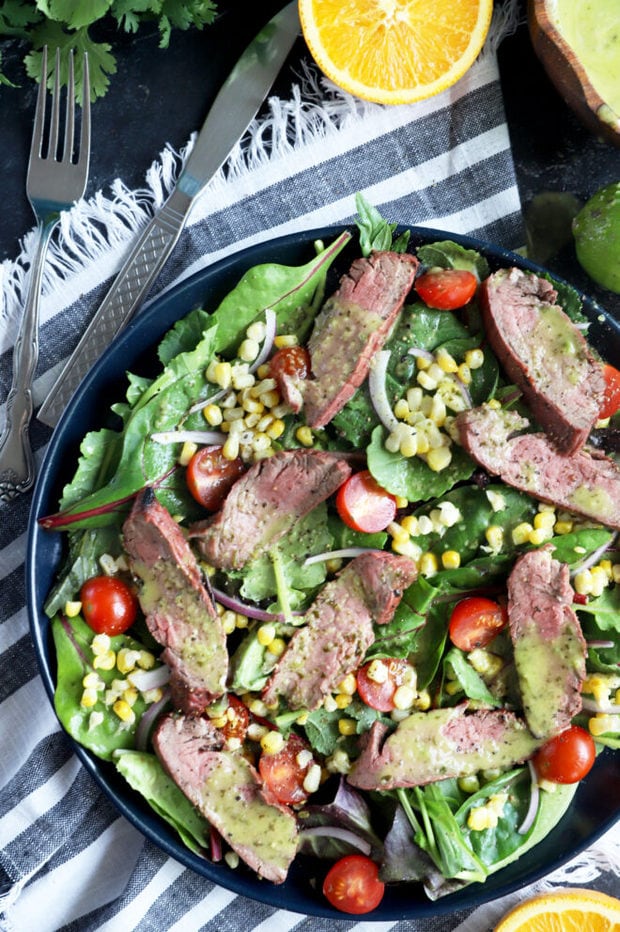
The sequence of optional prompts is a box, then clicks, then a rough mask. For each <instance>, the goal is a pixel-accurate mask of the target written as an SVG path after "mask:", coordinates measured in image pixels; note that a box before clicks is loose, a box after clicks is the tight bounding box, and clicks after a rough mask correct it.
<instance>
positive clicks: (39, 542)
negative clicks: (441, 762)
mask: <svg viewBox="0 0 620 932" xmlns="http://www.w3.org/2000/svg"><path fill="white" fill-rule="evenodd" d="M339 232H340V229H336V228H333V227H332V228H328V229H321V230H311V231H309V232H306V233H303V234H295V235H292V236H286V237H282V238H281V239H277V240H272V241H270V242H268V243H264V244H260V245H257V246H253V247H251V248H249V249H246V250H244V251H243V252H241V253H238V254H236V255H233V256H231V257H229V258H226V259H223V260H222V261H220V262H218V263H216V264H215V265H213V266H211V267H209V268H207V269H205V270H203V271H201V272H198V273H197V274H196V275H194V276H192V277H191V278H189V279H187V281H185V282H183V283H181V284H180V285H179V286H178V287H176V288H174V289H172V290H171V291H169V292H168V293H167V294H165V295H163V296H162V297H160V298H158V299H156V300H155V301H154V302H153V303H152V304H151V305H150V307H149V308H148V309H147V310H145V311H144V312H143V313H142V314H140V315H139V316H138V317H136V318H134V320H133V321H132V322H131V323H130V324H129V326H128V327H127V328H126V329H125V330H124V332H123V333H122V334H121V335H120V336H119V337H118V339H117V340H115V341H114V343H113V344H112V345H111V346H110V347H109V349H108V350H107V351H106V352H105V354H104V355H103V356H102V357H101V359H100V360H99V361H98V362H97V364H96V365H95V366H94V367H93V369H92V370H91V372H90V373H89V375H88V376H87V377H86V378H85V379H84V381H83V382H82V384H81V385H80V387H79V389H78V390H77V392H76V394H75V396H74V398H73V399H72V401H71V403H70V404H69V406H68V408H67V410H66V412H65V414H64V415H63V417H62V420H61V421H60V423H59V424H58V427H57V428H56V430H55V432H54V434H53V436H52V439H51V442H50V444H49V447H48V450H47V454H46V456H45V459H44V462H43V464H42V467H41V470H40V473H39V476H38V480H37V484H36V487H35V491H34V497H33V502H32V510H31V514H30V522H29V528H28V547H27V558H26V574H27V598H28V611H29V618H30V628H31V633H32V638H33V641H34V646H35V651H36V655H37V659H38V663H39V667H40V671H41V676H42V678H43V682H44V685H45V689H46V691H47V693H48V696H49V698H50V700H51V701H53V694H54V682H55V671H56V660H55V654H54V648H53V644H52V641H51V636H50V625H49V619H48V618H47V616H46V615H45V613H44V612H43V604H44V602H45V599H46V597H47V594H48V592H49V590H50V588H51V586H52V583H53V581H54V577H55V575H56V573H57V571H58V568H59V564H60V561H61V558H62V553H63V536H62V534H61V533H57V532H53V533H52V532H50V531H44V530H42V529H41V528H40V527H39V525H38V523H37V519H38V518H40V517H42V516H44V515H47V514H50V513H52V512H54V511H56V510H57V508H58V500H59V497H60V494H61V491H62V488H63V486H64V485H65V484H66V483H67V482H68V481H70V479H71V478H72V476H73V473H74V470H75V466H76V463H77V457H78V450H79V444H80V442H81V440H82V439H83V437H84V435H85V433H86V432H87V431H88V430H93V429H98V428H101V427H103V426H105V425H106V424H107V423H113V422H112V421H110V417H111V414H110V405H111V403H112V402H113V401H121V400H122V399H123V398H124V393H125V387H126V380H125V373H126V371H127V370H130V371H131V372H134V373H142V374H152V373H153V372H155V371H156V356H155V353H154V348H155V347H156V345H157V343H158V341H159V339H160V338H161V337H162V336H163V334H164V333H165V332H166V331H167V330H169V328H170V327H171V326H172V324H173V323H174V322H175V321H176V320H177V319H178V318H179V317H182V316H184V315H185V314H186V313H187V312H188V311H189V310H191V309H192V308H193V307H199V306H200V307H205V308H216V307H217V305H218V303H219V302H220V300H221V299H222V298H223V297H224V295H226V294H227V293H228V291H230V290H231V289H232V288H233V287H234V285H235V284H236V283H237V281H238V280H239V279H240V278H241V276H242V275H243V274H244V272H246V271H247V270H248V269H249V268H251V267H252V266H254V265H257V264H259V263H263V262H280V263H285V264H291V265H293V264H300V263H302V262H306V261H308V260H309V259H310V258H311V257H312V255H314V251H313V247H312V244H313V242H314V241H315V240H316V239H323V240H326V241H328V242H329V241H330V240H331V239H332V238H334V237H335V236H336V235H337V234H338V233H339ZM353 232H356V231H353ZM445 239H452V240H455V241H456V242H459V243H461V244H462V245H463V246H465V247H467V248H470V249H477V250H478V251H479V252H481V253H482V254H483V255H485V256H486V258H487V259H488V261H489V263H490V265H491V267H492V268H493V269H495V268H498V267H501V266H507V265H517V266H520V267H521V268H525V269H529V270H532V271H534V272H538V273H542V272H543V270H542V269H541V268H540V267H539V266H536V265H534V264H532V263H530V262H527V261H525V260H524V259H522V258H521V257H520V256H517V255H515V254H513V253H510V252H508V251H506V250H502V249H498V248H495V247H491V246H489V245H487V244H485V243H481V242H478V241H476V240H474V239H471V238H468V237H462V236H457V235H455V234H449V233H445V232H442V231H437V230H428V229H421V228H420V229H413V231H412V237H411V245H412V246H414V247H415V246H419V245H421V244H422V243H427V242H436V241H438V240H445ZM356 242H357V238H356V237H355V236H354V238H353V243H356ZM354 249H355V246H354V245H351V246H350V247H347V249H345V250H344V251H343V252H342V253H341V254H340V256H339V257H338V260H337V262H336V263H335V265H334V268H333V269H332V271H331V272H330V276H331V278H332V279H333V282H332V284H333V285H334V286H335V283H336V281H337V279H338V277H339V276H340V275H341V274H342V273H343V272H344V271H345V270H346V269H347V268H348V266H349V265H350V261H351V259H352V258H353V256H354V254H355V253H354ZM582 297H583V301H584V309H585V311H586V313H587V314H588V316H589V317H590V319H591V320H592V328H591V330H590V334H589V338H590V340H591V342H592V343H593V344H594V345H595V346H597V347H598V348H599V349H600V351H601V352H602V353H603V355H604V356H605V357H606V358H607V359H608V360H609V361H610V362H612V363H614V364H615V365H616V366H620V324H619V323H618V322H617V321H614V320H613V319H611V318H610V317H609V316H608V315H606V314H605V313H604V312H603V311H602V309H601V308H600V307H599V306H598V305H596V304H595V303H594V302H593V301H591V300H590V299H588V298H587V297H586V296H585V295H584V296H582ZM75 751H76V754H77V755H78V757H79V758H80V760H81V761H82V763H83V764H84V766H85V767H86V769H87V770H88V771H89V773H90V774H91V775H92V776H93V778H94V779H95V781H96V782H97V783H98V784H99V786H100V787H101V789H102V790H103V791H104V792H105V793H106V794H107V796H108V797H109V798H110V800H111V801H112V802H113V803H114V805H115V806H116V807H117V808H118V809H119V810H120V812H121V813H122V814H123V815H124V816H126V818H127V819H129V821H130V822H131V823H132V824H133V825H134V826H135V827H136V828H137V829H139V831H140V832H142V833H143V834H144V835H145V836H146V837H147V838H149V839H150V840H151V841H153V842H155V844H157V845H159V847H160V848H162V849H163V850H164V851H165V852H166V853H168V854H169V855H171V856H172V857H174V858H175V859H176V860H177V861H179V862H180V863H181V864H183V865H185V866H186V867H189V868H191V869H192V870H194V871H195V872H196V873H197V874H200V875H202V876H203V877H206V878H207V879H208V880H210V881H213V882H214V883H217V884H219V885H220V886H222V887H225V888H227V889H229V890H231V891H233V892H235V893H239V894H242V895H244V896H246V897H250V898H251V899H255V900H259V901H260V902H263V903H267V904H269V905H271V906H275V907H279V908H282V909H288V910H292V911H296V912H300V913H306V914H309V915H312V916H327V917H331V918H332V919H343V918H344V916H343V914H342V913H339V912H337V911H336V910H334V909H332V908H331V907H330V906H329V904H328V903H327V902H326V901H325V900H324V898H323V896H322V894H321V892H320V884H319V885H318V889H317V888H316V887H315V886H313V885H312V884H311V883H310V881H309V872H308V869H307V864H306V865H300V864H297V863H295V864H294V865H293V866H292V868H291V870H290V873H289V877H288V879H287V881H286V882H285V883H284V884H282V885H280V886H274V885H273V884H271V883H269V882H267V881H264V880H259V879H258V878H257V877H256V876H255V875H254V874H253V873H251V872H250V871H249V870H248V871H246V870H245V869H244V868H238V869H237V870H231V869H229V868H228V867H227V866H226V864H224V863H219V864H213V863H211V862H210V861H207V860H205V859H203V858H200V857H198V856H196V855H195V854H193V853H192V852H191V851H189V850H188V849H187V848H185V847H184V845H183V844H182V843H181V841H180V840H179V839H178V837H177V835H176V834H175V833H174V831H173V830H172V829H170V828H169V827H168V826H167V824H166V823H164V822H163V821H162V820H161V819H160V818H159V817H158V816H156V815H155V813H154V812H153V811H152V810H151V809H150V807H149V806H148V805H147V804H146V803H145V802H144V800H143V799H142V798H141V797H140V796H139V795H138V794H136V793H135V792H134V791H133V790H132V789H131V788H130V787H129V786H128V785H127V784H126V783H125V782H124V780H123V779H122V778H121V777H120V776H119V775H118V773H117V772H116V770H115V769H114V767H113V766H112V765H110V764H108V763H106V762H104V761H100V760H98V759H97V758H96V757H94V756H93V755H92V754H90V753H89V752H88V751H86V750H85V749H84V748H82V747H80V746H79V745H75ZM618 785H620V754H615V755H614V754H612V753H610V752H607V751H605V752H603V753H602V754H601V755H600V756H599V758H598V760H597V762H596V764H595V766H594V768H593V770H592V771H591V773H590V774H589V775H588V776H587V777H586V779H585V780H583V781H582V782H581V784H580V786H579V788H578V790H577V793H576V796H575V800H574V802H573V804H572V806H571V808H570V809H569V811H568V812H567V814H566V815H565V816H564V818H563V819H562V820H561V822H560V823H559V825H558V826H557V827H556V828H555V830H554V831H553V832H551V833H550V834H549V835H548V836H547V837H546V838H545V839H544V840H543V841H542V842H541V843H540V844H539V845H538V846H537V847H536V848H535V849H533V850H532V851H529V852H527V853H526V854H524V855H523V857H522V858H521V859H519V860H518V861H516V862H515V863H514V864H511V865H509V866H508V867H505V868H504V869H503V870H501V871H499V872H498V873H497V874H495V875H492V876H491V877H490V878H489V879H488V880H487V881H486V883H484V884H472V885H470V886H469V887H466V888H464V889H463V890H461V891H459V892H457V893H453V894H451V895H449V896H446V897H444V898H442V899H440V900H438V901H436V902H431V901H429V900H428V899H427V898H426V896H425V894H424V892H423V890H422V888H421V886H420V885H419V884H417V885H414V884H402V885H400V886H393V887H390V888H388V890H387V891H386V894H385V897H384V899H383V902H382V903H381V905H380V906H379V907H378V909H376V910H374V911H373V912H372V913H368V914H366V916H365V918H367V919H370V920H397V919H407V918H408V919H414V918H422V917H431V916H440V915H446V914H449V913H453V912H456V911H458V910H463V909H471V908H473V907H476V906H480V905H481V904H483V903H486V902H488V901H490V900H493V899H495V898H497V897H501V896H505V895H506V894H508V893H511V892H513V891H515V890H517V889H519V888H521V887H523V886H525V885H526V884H529V883H532V882H533V881H535V880H537V879H538V878H540V877H542V876H543V875H544V874H547V873H549V872H550V871H552V870H554V869H555V868H557V867H559V866H560V865H562V864H563V863H565V862H566V861H568V860H569V859H570V858H572V857H573V856H575V855H577V854H578V853H580V852H581V851H583V850H584V849H585V848H587V847H588V846H589V845H591V844H592V843H593V842H594V841H595V840H596V839H597V838H598V837H599V836H600V835H601V834H603V833H604V832H605V831H606V830H607V829H608V828H610V827H611V826H612V825H613V824H614V822H615V821H616V820H617V819H618V818H619V817H620V796H619V795H618V794H617V793H616V794H614V793H612V792H610V787H613V786H618Z"/></svg>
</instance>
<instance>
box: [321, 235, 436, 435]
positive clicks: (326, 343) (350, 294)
mask: <svg viewBox="0 0 620 932" xmlns="http://www.w3.org/2000/svg"><path fill="white" fill-rule="evenodd" d="M418 264H419V263H418V260H417V259H416V258H415V257H414V256H410V255H409V254H408V253H396V252H373V253H372V254H371V255H370V256H369V257H368V258H363V259H356V260H355V262H354V263H353V264H352V266H351V268H350V270H349V272H348V273H347V274H346V275H344V276H343V277H342V279H341V281H340V285H339V288H338V290H337V291H336V292H335V294H333V295H332V296H331V297H330V298H328V299H327V301H326V302H325V304H324V305H323V307H322V309H321V311H320V313H319V314H318V315H317V318H316V320H315V322H314V327H313V330H312V335H311V337H310V340H309V342H308V349H309V351H310V361H311V368H312V376H313V378H310V379H308V380H307V381H306V383H305V387H304V411H305V415H306V422H307V423H308V424H309V425H310V427H313V428H317V427H324V426H325V424H328V423H329V422H330V421H331V419H332V418H333V417H334V416H335V415H336V414H337V413H338V411H340V409H341V408H342V407H343V406H344V405H345V404H346V402H347V401H348V400H349V398H350V397H351V396H352V395H353V393H354V392H355V390H356V389H357V388H359V386H360V385H361V384H362V382H363V381H364V379H365V378H366V376H367V375H368V369H369V367H370V361H371V359H372V357H373V355H374V354H375V353H376V352H377V351H378V350H380V349H381V347H382V346H383V344H384V342H385V340H386V338H387V337H388V335H389V333H390V330H391V328H392V325H393V324H394V321H395V320H396V317H397V315H398V312H399V311H400V309H401V308H402V306H403V304H404V302H405V298H406V297H407V295H408V294H409V291H410V290H411V286H412V285H413V279H414V278H415V273H416V269H417V267H418Z"/></svg>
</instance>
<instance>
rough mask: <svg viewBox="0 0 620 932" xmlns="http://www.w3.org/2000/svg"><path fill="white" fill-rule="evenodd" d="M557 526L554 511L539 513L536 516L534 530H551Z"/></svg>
mask: <svg viewBox="0 0 620 932" xmlns="http://www.w3.org/2000/svg"><path fill="white" fill-rule="evenodd" d="M554 524H555V513H554V512H553V511H539V512H538V514H536V515H534V528H535V529H536V530H541V529H545V530H551V529H553V526H554Z"/></svg>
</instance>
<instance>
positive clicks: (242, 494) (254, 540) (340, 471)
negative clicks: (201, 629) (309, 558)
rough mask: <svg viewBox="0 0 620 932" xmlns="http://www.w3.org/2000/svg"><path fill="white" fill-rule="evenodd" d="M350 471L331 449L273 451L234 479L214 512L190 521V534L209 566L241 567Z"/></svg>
mask: <svg viewBox="0 0 620 932" xmlns="http://www.w3.org/2000/svg"><path fill="white" fill-rule="evenodd" d="M350 474H351V467H350V466H349V465H348V464H347V463H345V462H344V460H341V459H339V458H338V457H337V456H335V455H334V454H332V453H324V452H322V451H320V450H285V451H283V452H281V453H276V454H275V455H274V456H271V457H269V458H268V459H264V460H259V462H258V463H255V464H254V465H253V466H252V467H251V468H250V469H249V470H248V471H247V473H245V475H244V476H242V477H241V478H240V479H238V480H237V482H236V483H235V484H234V486H233V487H232V489H231V490H230V492H229V493H228V496H227V498H226V500H225V502H224V505H223V506H222V508H221V510H220V511H219V512H218V513H217V515H215V517H214V518H213V519H212V520H209V521H207V522H198V523H197V524H194V525H193V526H192V527H191V528H190V538H192V539H195V540H196V544H197V547H198V549H199V551H200V553H201V554H202V555H203V556H204V557H205V559H206V560H207V561H208V562H209V563H211V564H212V565H213V566H217V567H219V568H221V569H226V570H234V569H241V568H242V567H243V566H245V564H246V563H247V562H248V561H249V560H251V559H253V558H254V557H257V556H258V555H259V554H261V553H264V552H265V551H267V550H269V548H270V547H272V546H273V545H274V544H275V543H276V542H277V541H278V540H279V539H280V538H281V537H282V536H283V535H284V534H286V532H287V531H289V530H290V529H291V528H292V527H293V525H294V524H295V523H296V521H297V520H298V519H299V518H303V517H304V515H307V514H308V512H310V511H312V509H313V508H315V507H316V506H317V505H318V504H319V503H320V502H323V501H325V499H327V498H329V496H330V495H332V494H333V493H334V492H335V491H336V489H338V488H339V486H341V485H342V483H343V482H344V481H345V479H347V478H348V477H349V476H350Z"/></svg>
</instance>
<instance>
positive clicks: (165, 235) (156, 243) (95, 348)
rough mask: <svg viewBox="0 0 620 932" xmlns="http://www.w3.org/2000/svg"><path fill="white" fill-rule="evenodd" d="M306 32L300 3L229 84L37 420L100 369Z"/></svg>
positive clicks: (260, 40)
mask: <svg viewBox="0 0 620 932" xmlns="http://www.w3.org/2000/svg"><path fill="white" fill-rule="evenodd" d="M299 33H300V24H299V14H298V12H297V0H293V2H291V3H289V4H288V6H286V7H284V9H283V10H281V11H280V12H279V13H278V14H276V16H274V17H273V19H271V20H270V21H269V22H268V23H267V25H266V26H264V27H263V29H262V30H261V31H260V32H259V34H258V35H257V36H256V37H255V38H254V40H253V41H252V42H251V43H250V44H249V45H248V47H247V48H246V50H245V51H244V52H243V54H242V55H241V58H240V59H239V60H238V62H237V64H236V65H235V67H234V68H233V70H232V72H231V73H230V75H229V77H228V78H227V79H226V81H225V82H224V84H223V85H222V87H221V89H220V91H219V93H218V95H217V97H216V98H215V100H214V102H213V105H212V106H211V109H210V110H209V113H208V114H207V118H206V120H205V122H204V124H203V126H202V129H201V130H200V133H199V134H198V138H197V139H196V142H195V144H194V147H193V149H192V151H191V154H190V156H189V158H188V160H187V163H186V165H185V167H184V168H183V171H182V172H181V174H180V175H179V178H178V180H177V183H176V185H175V187H174V189H173V191H172V194H171V195H170V197H169V198H168V199H167V201H166V202H165V203H164V204H163V206H162V207H161V208H160V209H159V210H158V211H157V213H156V214H155V216H154V217H153V218H152V220H151V221H150V222H149V223H148V225H147V226H146V228H145V229H144V231H143V232H142V234H141V235H140V237H139V238H138V241H137V242H136V244H135V246H134V247H133V249H132V250H131V252H130V254H129V256H128V258H127V260H126V261H125V264H124V265H123V266H122V268H121V270H120V272H119V273H118V275H117V277H116V279H115V281H114V284H113V285H112V287H111V288H110V291H109V292H108V294H107V295H106V297H105V298H104V300H103V302H102V303H101V305H100V307H99V309H98V310H97V311H96V312H95V315H94V317H93V318H92V320H91V322H90V323H89V325H88V327H87V328H86V330H85V332H84V334H83V336H82V337H81V339H80V341H79V343H78V345H77V347H76V348H75V350H74V351H73V354H72V355H71V356H70V358H69V360H68V362H67V363H66V365H65V367H64V369H63V370H62V372H61V373H60V376H59V377H58V380H57V382H56V383H55V385H54V386H53V387H52V389H51V390H50V392H49V394H48V396H47V398H46V399H45V401H44V402H43V404H42V405H41V407H40V408H39V411H38V413H37V418H38V419H39V420H40V421H42V422H43V423H44V424H48V425H49V426H50V427H55V426H56V424H57V423H58V421H59V420H60V417H61V415H62V413H63V412H64V410H65V408H66V405H67V402H68V401H69V399H70V398H71V396H72V395H73V393H74V391H75V389H76V388H77V386H78V385H79V383H80V381H81V380H82V378H83V377H84V376H85V375H86V373H87V372H88V370H89V369H90V368H91V366H92V365H93V363H95V362H96V360H97V359H98V358H99V356H100V355H101V354H102V353H103V351H104V350H105V349H106V348H107V347H108V346H109V345H110V343H111V342H112V339H113V338H114V337H115V336H116V334H117V333H119V331H120V330H122V328H123V327H124V326H125V325H126V324H127V323H128V321H129V320H130V319H131V317H132V315H133V314H134V313H135V312H136V310H137V309H138V307H139V306H140V303H141V301H142V300H143V298H144V296H145V295H146V294H147V292H148V291H149V289H150V287H151V285H152V284H153V282H154V280H155V278H156V277H157V275H158V273H159V272H160V270H161V268H162V266H163V265H164V263H165V262H166V260H167V258H168V256H169V255H170V253H171V252H172V249H173V248H174V245H175V243H176V242H177V240H178V238H179V236H180V234H181V230H182V229H183V227H184V225H185V221H186V218H187V215H188V214H189V211H190V209H191V207H192V204H193V202H194V200H195V199H196V197H197V196H198V194H199V193H200V192H201V191H202V189H203V188H204V187H205V185H206V184H207V183H208V182H209V181H210V179H211V178H212V177H213V175H214V174H215V172H216V171H217V170H218V168H220V166H221V165H222V164H223V163H224V161H225V160H226V158H227V157H228V155H229V154H230V151H231V149H232V148H233V146H234V145H235V143H236V142H238V141H239V139H240V138H241V136H242V135H243V133H244V132H245V130H246V129H247V127H248V126H249V124H250V122H251V121H252V119H253V118H254V116H255V115H256V113H257V111H258V108H259V107H260V105H261V103H262V102H263V100H264V99H265V97H266V96H267V93H268V91H269V89H270V87H271V85H272V84H273V82H274V80H275V78H276V77H277V75H278V72H279V71H280V69H281V67H282V65H283V64H284V62H285V60H286V58H287V56H288V54H289V52H290V50H291V48H292V46H293V44H294V42H295V39H296V38H297V36H298V35H299Z"/></svg>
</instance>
